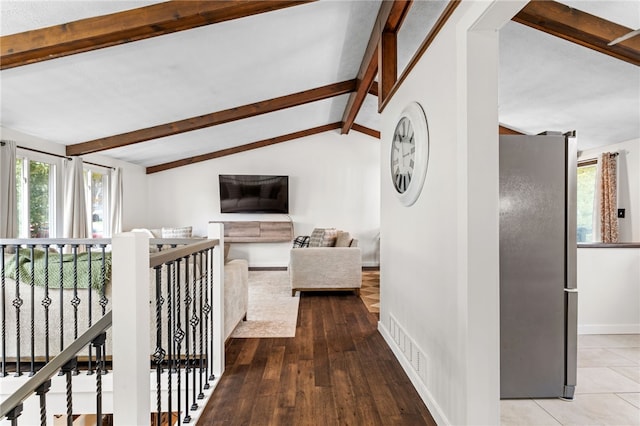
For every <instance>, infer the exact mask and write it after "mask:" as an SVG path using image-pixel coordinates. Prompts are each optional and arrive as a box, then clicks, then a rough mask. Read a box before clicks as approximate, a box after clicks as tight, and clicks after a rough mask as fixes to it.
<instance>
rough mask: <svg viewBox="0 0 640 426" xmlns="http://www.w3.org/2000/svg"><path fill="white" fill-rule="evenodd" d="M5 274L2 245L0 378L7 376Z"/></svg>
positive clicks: (0, 259) (0, 248)
mask: <svg viewBox="0 0 640 426" xmlns="http://www.w3.org/2000/svg"><path fill="white" fill-rule="evenodd" d="M5 285H6V281H5V272H4V245H0V289H1V290H0V291H1V294H0V296H2V340H1V341H0V342H1V344H2V366H1V368H0V377H6V376H7V314H6V309H7V305H6V303H5V292H6V289H5Z"/></svg>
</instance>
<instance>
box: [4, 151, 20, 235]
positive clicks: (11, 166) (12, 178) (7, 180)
mask: <svg viewBox="0 0 640 426" xmlns="http://www.w3.org/2000/svg"><path fill="white" fill-rule="evenodd" d="M0 145H1V146H0V238H17V237H18V207H17V203H18V202H17V194H16V143H15V142H14V141H2V142H0Z"/></svg>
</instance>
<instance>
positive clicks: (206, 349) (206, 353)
mask: <svg viewBox="0 0 640 426" xmlns="http://www.w3.org/2000/svg"><path fill="white" fill-rule="evenodd" d="M209 252H210V250H209V249H207V250H206V251H205V254H204V277H205V278H204V279H205V281H204V282H205V286H206V288H205V291H204V318H203V320H202V322H203V323H204V358H205V363H204V377H205V380H206V381H207V382H206V383H205V384H204V388H205V389H209V387H210V386H209V313H210V312H211V306H210V305H209Z"/></svg>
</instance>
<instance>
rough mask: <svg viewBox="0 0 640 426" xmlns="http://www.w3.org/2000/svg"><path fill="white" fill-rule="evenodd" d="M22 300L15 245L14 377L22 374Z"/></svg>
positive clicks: (17, 247)
mask: <svg viewBox="0 0 640 426" xmlns="http://www.w3.org/2000/svg"><path fill="white" fill-rule="evenodd" d="M23 302H24V301H23V300H22V299H21V298H20V246H19V245H16V294H15V297H14V298H13V307H14V308H15V309H16V374H15V376H16V377H18V376H22V371H21V370H20V307H21V306H22V303H23Z"/></svg>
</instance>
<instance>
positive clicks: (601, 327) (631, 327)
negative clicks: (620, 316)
mask: <svg viewBox="0 0 640 426" xmlns="http://www.w3.org/2000/svg"><path fill="white" fill-rule="evenodd" d="M578 334H640V324H582V325H578Z"/></svg>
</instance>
